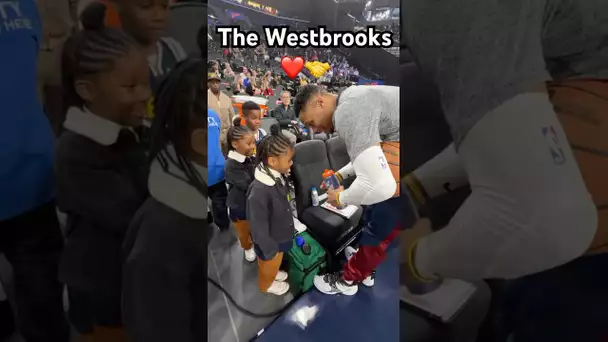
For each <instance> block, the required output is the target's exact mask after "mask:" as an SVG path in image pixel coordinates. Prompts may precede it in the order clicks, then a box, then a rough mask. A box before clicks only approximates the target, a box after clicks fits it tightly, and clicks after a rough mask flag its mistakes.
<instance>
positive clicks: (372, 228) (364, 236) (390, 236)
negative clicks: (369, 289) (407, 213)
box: [342, 197, 404, 281]
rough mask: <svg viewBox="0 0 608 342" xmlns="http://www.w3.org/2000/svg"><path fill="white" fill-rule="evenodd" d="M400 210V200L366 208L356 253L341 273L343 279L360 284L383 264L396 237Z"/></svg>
mask: <svg viewBox="0 0 608 342" xmlns="http://www.w3.org/2000/svg"><path fill="white" fill-rule="evenodd" d="M403 210H404V208H403V207H402V201H401V198H399V197H394V198H391V199H388V200H386V201H384V202H380V203H377V204H374V205H371V206H369V207H367V208H366V210H365V213H364V215H365V216H364V221H363V222H364V227H363V232H362V233H361V240H360V242H359V244H360V247H359V250H358V251H357V253H355V255H353V256H352V257H351V258H350V259H349V260H348V261H347V262H346V264H345V265H344V268H343V270H342V271H343V277H344V279H345V280H349V281H362V280H363V279H365V278H366V277H367V276H369V275H370V274H371V273H372V272H373V271H374V270H375V269H376V268H377V267H378V265H380V264H381V263H382V261H384V259H385V258H386V251H387V249H388V247H389V245H390V244H391V243H392V242H393V240H394V239H395V238H396V237H397V235H398V234H399V222H400V221H401V219H402V215H403Z"/></svg>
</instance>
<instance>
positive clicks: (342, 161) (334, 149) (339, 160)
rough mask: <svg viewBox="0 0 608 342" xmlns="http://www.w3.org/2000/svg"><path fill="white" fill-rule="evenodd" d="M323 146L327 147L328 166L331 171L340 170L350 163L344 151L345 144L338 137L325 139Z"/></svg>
mask: <svg viewBox="0 0 608 342" xmlns="http://www.w3.org/2000/svg"><path fill="white" fill-rule="evenodd" d="M325 145H326V146H327V157H328V158H329V164H330V165H331V168H332V169H333V170H336V171H337V170H340V169H341V168H343V167H344V166H346V164H348V163H349V162H350V158H349V156H348V152H347V151H346V144H345V143H344V140H342V139H340V137H333V138H329V139H327V140H326V141H325Z"/></svg>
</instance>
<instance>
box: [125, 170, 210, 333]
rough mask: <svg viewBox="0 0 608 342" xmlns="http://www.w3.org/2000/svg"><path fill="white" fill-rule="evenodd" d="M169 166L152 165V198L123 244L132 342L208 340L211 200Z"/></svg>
mask: <svg viewBox="0 0 608 342" xmlns="http://www.w3.org/2000/svg"><path fill="white" fill-rule="evenodd" d="M195 168H196V169H198V170H199V174H200V175H201V176H202V177H203V179H206V178H207V170H206V169H203V168H200V167H198V166H196V167H195ZM170 171H171V173H173V174H174V175H171V174H169V173H166V172H165V171H164V170H162V168H161V167H160V164H158V162H155V163H153V164H152V166H151V170H150V178H149V188H150V195H151V197H150V198H149V199H148V200H147V201H146V202H145V203H144V205H143V206H142V207H141V208H140V210H139V211H138V212H137V214H136V215H135V217H134V219H133V222H132V223H131V226H130V227H129V231H128V233H127V236H126V238H125V243H124V245H123V257H124V268H123V292H122V301H123V302H122V303H123V304H122V309H123V319H124V324H125V328H126V329H127V331H128V333H129V337H130V338H131V341H133V342H167V341H179V342H198V341H205V340H206V339H207V273H206V272H207V243H208V241H209V239H208V237H209V236H208V235H207V234H208V233H209V230H208V224H207V210H206V207H207V200H206V197H205V196H203V195H201V194H200V193H199V192H198V191H197V190H196V189H195V188H194V187H192V186H191V185H189V184H187V183H186V182H184V181H183V180H181V179H180V178H181V177H183V173H181V172H180V171H179V170H176V168H175V167H174V166H171V169H170ZM175 175H176V176H177V177H176V176H175Z"/></svg>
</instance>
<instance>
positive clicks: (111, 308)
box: [68, 286, 122, 334]
mask: <svg viewBox="0 0 608 342" xmlns="http://www.w3.org/2000/svg"><path fill="white" fill-rule="evenodd" d="M68 297H69V300H70V311H69V316H70V322H71V323H72V325H73V326H74V328H75V329H76V331H78V332H79V333H80V334H90V333H92V332H93V331H94V328H95V327H96V326H100V327H121V326H122V311H121V305H120V304H121V300H120V295H116V296H110V295H107V294H102V293H91V292H83V291H79V290H77V289H74V288H72V287H70V286H68Z"/></svg>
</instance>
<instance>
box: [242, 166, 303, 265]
mask: <svg viewBox="0 0 608 342" xmlns="http://www.w3.org/2000/svg"><path fill="white" fill-rule="evenodd" d="M271 173H274V174H272V175H271V174H269V173H267V172H266V171H263V170H262V169H261V168H256V170H255V173H254V178H255V179H254V181H253V183H251V186H250V187H249V192H248V193H247V220H248V221H249V228H250V229H251V237H252V238H253V243H254V245H255V250H256V253H257V255H258V257H260V258H261V259H262V260H270V259H272V258H273V257H274V256H275V255H276V254H277V253H278V252H287V251H288V250H289V249H290V248H291V246H292V238H293V235H294V232H295V226H294V216H293V213H292V210H291V206H290V205H289V200H288V199H287V194H288V188H287V186H286V185H284V181H283V179H282V176H281V175H280V174H278V172H276V171H274V172H271Z"/></svg>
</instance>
